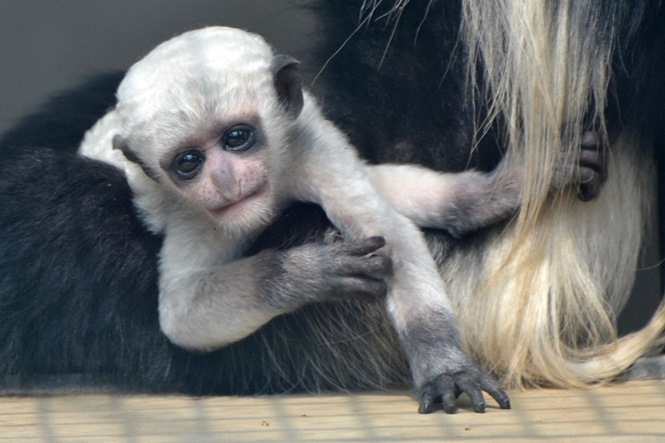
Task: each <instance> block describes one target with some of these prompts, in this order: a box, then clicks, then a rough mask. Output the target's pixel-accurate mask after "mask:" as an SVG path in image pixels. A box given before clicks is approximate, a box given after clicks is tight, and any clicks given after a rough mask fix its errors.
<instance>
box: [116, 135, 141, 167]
mask: <svg viewBox="0 0 665 443" xmlns="http://www.w3.org/2000/svg"><path fill="white" fill-rule="evenodd" d="M113 149H117V150H119V151H120V152H122V153H123V154H124V155H125V158H126V159H127V160H129V161H130V162H132V163H136V164H137V165H140V164H141V160H139V158H138V157H137V156H136V154H135V153H134V151H132V150H131V149H130V148H129V145H128V144H127V140H125V139H124V138H122V137H121V136H119V135H114V136H113Z"/></svg>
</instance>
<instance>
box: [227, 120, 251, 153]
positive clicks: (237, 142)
mask: <svg viewBox="0 0 665 443" xmlns="http://www.w3.org/2000/svg"><path fill="white" fill-rule="evenodd" d="M255 139H256V137H255V136H254V128H252V127H250V126H247V125H237V126H233V127H232V128H230V129H228V130H227V131H226V132H225V133H224V135H223V136H222V140H221V142H222V147H223V148H224V149H225V150H227V151H231V152H244V151H247V150H248V149H249V148H251V147H252V146H254V143H255V142H256V140H255Z"/></svg>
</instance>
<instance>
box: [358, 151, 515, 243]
mask: <svg viewBox="0 0 665 443" xmlns="http://www.w3.org/2000/svg"><path fill="white" fill-rule="evenodd" d="M368 172H369V175H370V177H371V179H372V182H373V183H374V185H375V186H376V187H377V189H378V190H379V192H380V193H381V194H382V195H383V197H384V198H386V199H387V200H388V201H389V202H390V203H391V204H392V205H393V207H394V208H395V209H396V210H397V211H398V212H399V213H401V214H403V215H404V216H406V217H408V218H409V219H411V220H412V221H413V222H414V223H416V224H417V225H418V226H420V227H423V228H436V229H444V230H446V231H448V232H450V233H451V234H452V235H454V236H460V235H462V234H465V233H467V232H471V231H474V230H477V229H481V228H484V227H486V226H490V225H492V224H494V223H497V222H500V221H503V220H505V219H506V218H508V217H510V216H511V215H513V214H514V213H515V211H517V209H518V208H519V204H520V192H521V186H520V185H521V180H520V175H519V173H518V172H517V171H512V170H511V171H501V170H497V171H494V172H492V173H482V172H477V171H466V172H460V173H442V172H437V171H433V170H430V169H427V168H423V167H419V166H412V165H390V164H385V165H374V166H368Z"/></svg>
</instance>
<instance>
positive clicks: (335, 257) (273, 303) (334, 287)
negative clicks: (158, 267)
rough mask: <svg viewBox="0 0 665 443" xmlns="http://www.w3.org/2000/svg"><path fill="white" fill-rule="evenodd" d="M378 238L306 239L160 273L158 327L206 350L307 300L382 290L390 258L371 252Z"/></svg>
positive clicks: (379, 242) (369, 294)
mask: <svg viewBox="0 0 665 443" xmlns="http://www.w3.org/2000/svg"><path fill="white" fill-rule="evenodd" d="M384 244H385V241H384V240H383V239H381V238H378V237H375V238H369V239H366V240H362V241H358V242H336V243H331V244H309V245H305V246H301V247H298V248H293V249H289V250H286V251H277V250H266V251H262V252H261V253H259V254H257V255H255V256H252V257H248V258H245V259H241V260H237V261H233V262H230V263H227V264H225V265H222V266H221V267H213V266H211V267H209V268H207V269H203V270H198V271H196V272H191V273H178V272H164V271H163V272H162V273H161V274H162V275H161V279H160V303H159V315H160V325H161V328H162V331H163V332H164V333H165V334H166V335H167V336H168V337H169V339H170V340H171V341H172V342H173V343H175V344H177V345H180V346H182V347H185V348H190V349H197V350H212V349H215V348H219V347H222V346H226V345H228V344H230V343H233V342H235V341H238V340H240V339H242V338H244V337H246V336H248V335H250V334H251V333H253V332H254V331H256V330H257V329H259V328H260V327H261V326H263V325H264V324H265V323H267V322H268V321H270V320H271V319H272V318H273V317H276V316H278V315H281V314H284V313H287V312H292V311H295V310H296V309H298V308H300V307H302V306H304V305H306V304H309V303H315V302H321V301H331V300H340V299H343V298H353V297H356V298H357V297H366V298H375V297H380V296H383V295H384V294H385V292H386V290H387V289H386V288H387V284H386V281H385V279H386V278H387V277H388V276H389V275H390V273H391V261H390V259H389V258H388V257H387V256H385V255H380V254H374V255H371V254H372V253H374V252H375V251H376V250H377V249H379V248H381V247H382V246H383V245H384ZM181 263H182V262H181ZM162 265H163V267H166V268H169V267H170V266H171V264H170V263H163V264H162ZM181 267H182V265H181Z"/></svg>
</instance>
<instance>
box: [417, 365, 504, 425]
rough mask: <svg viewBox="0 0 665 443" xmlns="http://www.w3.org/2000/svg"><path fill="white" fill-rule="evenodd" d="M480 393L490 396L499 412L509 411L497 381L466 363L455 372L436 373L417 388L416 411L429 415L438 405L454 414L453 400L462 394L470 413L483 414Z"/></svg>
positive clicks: (455, 409)
mask: <svg viewBox="0 0 665 443" xmlns="http://www.w3.org/2000/svg"><path fill="white" fill-rule="evenodd" d="M482 391H485V392H487V393H488V394H490V395H491V396H492V398H494V400H496V402H497V403H498V404H499V407H500V408H501V409H510V399H509V398H508V395H507V394H506V393H505V392H504V391H503V390H502V389H501V388H500V387H499V385H498V384H497V382H496V381H495V380H494V379H493V378H492V377H490V376H489V375H487V374H485V373H484V372H482V371H481V370H480V369H478V368H477V367H476V366H475V365H473V364H472V363H470V362H469V363H468V364H466V365H464V366H462V367H460V368H459V369H457V370H452V371H448V372H444V373H442V374H439V375H438V376H437V377H435V378H433V379H431V380H429V381H428V382H426V383H425V384H424V385H423V386H421V387H420V388H419V389H418V398H419V402H420V406H419V407H418V412H420V413H421V414H429V413H431V412H433V411H434V405H436V404H441V406H442V408H443V410H444V411H445V412H447V413H448V414H454V413H455V412H457V405H456V404H455V400H456V399H457V398H458V397H459V396H460V395H461V394H463V393H464V394H466V395H468V396H469V398H470V399H471V403H472V405H473V410H474V411H476V412H485V398H484V396H483V392H482Z"/></svg>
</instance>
